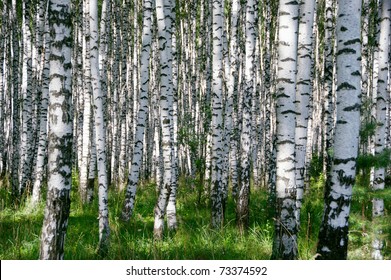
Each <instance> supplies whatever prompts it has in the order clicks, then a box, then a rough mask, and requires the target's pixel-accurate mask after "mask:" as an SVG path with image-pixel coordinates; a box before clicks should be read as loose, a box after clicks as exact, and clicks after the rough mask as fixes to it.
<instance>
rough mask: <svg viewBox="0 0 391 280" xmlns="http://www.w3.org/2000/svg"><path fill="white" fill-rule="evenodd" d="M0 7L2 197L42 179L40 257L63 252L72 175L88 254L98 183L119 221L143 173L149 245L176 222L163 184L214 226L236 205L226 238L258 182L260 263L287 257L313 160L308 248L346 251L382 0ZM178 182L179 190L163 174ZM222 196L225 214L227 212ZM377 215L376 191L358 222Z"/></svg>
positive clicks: (90, 1) (380, 120) (382, 89)
mask: <svg viewBox="0 0 391 280" xmlns="http://www.w3.org/2000/svg"><path fill="white" fill-rule="evenodd" d="M0 8H1V14H2V16H1V22H0V126H1V128H2V131H1V133H0V174H1V176H2V178H5V177H7V178H8V179H9V181H10V182H11V191H12V195H13V198H14V203H15V204H16V205H18V204H19V203H21V202H22V201H24V200H27V203H28V204H29V205H30V207H36V206H37V203H38V202H39V201H40V200H41V197H42V190H43V186H44V185H47V195H46V197H47V198H46V199H47V201H46V210H45V218H44V224H43V229H42V237H41V242H42V243H41V253H40V258H42V259H62V258H63V246H64V238H65V233H66V228H67V219H68V215H69V211H70V190H71V176H72V174H74V175H73V176H75V174H77V177H78V178H77V182H78V184H77V186H78V188H79V189H78V191H79V194H80V198H81V201H83V203H86V204H88V203H91V201H92V200H93V199H94V198H93V194H94V193H95V191H94V186H95V182H96V183H97V186H98V192H97V193H98V198H97V199H98V200H99V213H98V219H99V248H100V250H101V251H100V252H101V253H102V254H104V253H105V252H106V251H107V250H108V249H109V243H108V240H109V234H110V228H109V222H108V221H109V220H108V218H109V217H108V213H109V211H108V208H109V207H110V205H108V190H109V187H110V188H112V189H113V191H118V192H123V194H124V198H125V199H124V201H125V202H124V205H123V210H122V215H121V217H120V218H121V219H122V220H124V221H129V219H131V218H132V215H133V213H134V211H135V209H134V206H135V200H137V197H136V193H137V187H138V186H139V185H140V184H141V182H142V180H144V179H145V180H152V181H154V182H156V184H157V192H158V200H157V201H156V205H155V209H154V216H155V220H154V236H155V238H156V239H161V238H163V229H164V227H165V218H166V222H167V228H168V229H169V230H175V229H176V228H177V227H178V226H180V224H178V219H177V215H176V195H177V189H178V187H183V188H189V191H191V190H194V189H195V188H196V186H197V188H198V190H197V191H198V192H199V196H200V199H201V198H203V197H205V198H207V199H208V201H210V211H211V226H212V227H214V228H217V229H218V228H220V227H222V226H223V225H224V220H225V218H224V217H225V215H226V212H227V211H236V217H237V225H238V230H239V231H240V232H242V233H244V232H246V230H247V229H248V227H249V212H250V211H251V209H249V200H250V197H251V192H250V190H251V189H252V188H257V187H261V188H266V189H267V190H268V192H269V196H270V201H271V202H272V204H273V205H274V208H275V235H274V242H273V253H272V258H275V259H296V258H297V254H298V252H297V234H298V232H299V231H300V216H301V207H302V202H303V200H305V195H306V192H308V189H309V187H310V186H309V183H308V182H309V176H310V175H309V172H308V168H309V166H310V164H311V162H313V159H314V158H320V159H322V160H321V164H322V171H323V173H324V174H325V176H326V178H327V180H326V188H325V197H324V201H325V208H324V216H323V222H322V226H321V229H320V233H319V244H318V250H317V251H318V254H317V258H319V259H346V258H347V246H348V220H349V212H350V203H351V199H352V187H353V185H354V182H355V177H356V174H357V172H358V170H357V168H356V166H357V164H356V163H357V158H358V156H359V155H372V157H373V158H374V159H375V162H376V161H377V158H379V157H381V156H384V155H386V156H387V155H388V157H389V154H387V153H388V147H389V145H390V137H391V134H390V110H389V103H390V102H389V86H390V85H389V73H390V68H389V60H390V47H389V45H390V32H391V29H390V24H391V23H390V19H391V18H390V17H391V4H390V1H386V0H383V1H382V0H363V1H362V3H361V1H356V0H338V1H335V0H318V1H315V0H301V1H291V0H280V1H269V0H259V1H255V0H247V1H240V0H226V1H224V0H214V1H205V0H191V1H174V0H122V1H120V0H114V1H108V0H101V1H97V0H40V1H38V0H23V1H16V0H2V1H0ZM360 127H361V130H360ZM368 131H369V132H368ZM360 132H361V133H360ZM370 169H371V171H370V172H369V173H368V176H369V177H370V186H371V187H372V188H373V190H383V189H384V188H385V177H386V175H387V169H386V164H373V165H372V166H371V167H370ZM180 177H186V178H187V179H188V181H189V182H190V184H189V185H188V186H179V184H178V182H179V178H180ZM73 187H76V186H73ZM230 195H231V196H232V197H233V198H234V200H235V203H236V209H228V208H227V207H226V206H227V200H228V197H229V196H230ZM383 215H384V201H383V199H381V198H375V199H374V200H373V216H374V220H376V217H378V216H383ZM375 235H376V237H375V238H374V240H373V257H374V258H376V259H381V258H382V250H383V247H384V241H383V239H382V232H381V230H378V231H377V233H376V234H375Z"/></svg>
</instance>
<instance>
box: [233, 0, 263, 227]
mask: <svg viewBox="0 0 391 280" xmlns="http://www.w3.org/2000/svg"><path fill="white" fill-rule="evenodd" d="M257 10H258V9H257V3H256V1H253V0H249V1H247V4H246V24H245V25H246V27H245V36H246V42H245V73H244V75H245V77H244V93H243V96H242V98H243V99H242V100H243V109H242V131H241V137H240V138H241V139H240V143H241V160H240V161H241V166H240V167H241V168H240V171H241V172H240V177H241V178H240V189H239V197H238V202H237V211H236V215H237V217H236V218H237V223H238V227H239V229H240V230H241V231H244V230H247V228H248V226H249V200H250V177H251V172H250V171H251V168H250V165H251V162H250V160H251V151H250V147H251V130H252V125H251V118H252V116H251V113H252V112H251V110H252V103H253V102H255V101H254V100H252V96H253V92H254V91H255V90H256V88H255V84H254V82H255V79H254V73H255V71H254V70H255V69H254V68H255V62H254V60H255V59H254V58H255V39H256V35H257V32H256V14H257Z"/></svg>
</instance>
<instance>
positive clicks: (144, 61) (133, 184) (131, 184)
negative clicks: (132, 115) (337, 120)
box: [121, 0, 154, 221]
mask: <svg viewBox="0 0 391 280" xmlns="http://www.w3.org/2000/svg"><path fill="white" fill-rule="evenodd" d="M153 4H154V1H153V0H144V5H143V8H144V10H143V30H142V47H141V48H142V49H141V54H140V62H141V65H140V71H141V73H140V98H139V102H140V105H139V109H138V114H137V125H136V133H135V136H134V149H133V156H132V166H131V169H130V173H129V176H128V182H127V186H126V192H125V202H124V206H123V210H122V216H121V218H122V220H124V221H129V219H130V217H131V216H132V213H133V209H134V203H135V198H136V191H137V185H138V182H139V178H140V169H141V165H142V159H143V153H144V144H143V142H144V135H145V128H146V125H147V123H146V120H147V117H148V113H149V107H148V100H149V59H150V55H151V40H152V7H153Z"/></svg>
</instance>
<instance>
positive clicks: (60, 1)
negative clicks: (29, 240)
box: [40, 0, 72, 260]
mask: <svg viewBox="0 0 391 280" xmlns="http://www.w3.org/2000/svg"><path fill="white" fill-rule="evenodd" d="M71 26H72V24H71V11H70V1H69V0H68V1H67V0H51V1H50V5H49V30H50V34H51V40H50V41H51V43H50V53H51V55H50V83H49V132H48V152H49V156H48V192H47V200H46V208H45V215H44V221H43V227H42V235H41V249H40V259H51V260H54V259H63V257H64V241H65V235H66V231H67V226H68V217H69V209H70V190H71V182H72V176H71V175H72V174H71V172H72V168H71V165H72V161H71V159H72V156H71V153H72V118H71V114H70V109H71V104H72V102H71V96H72V94H71V88H72V86H71V83H72V79H71V68H72V65H71V47H70V46H71V43H72V38H71Z"/></svg>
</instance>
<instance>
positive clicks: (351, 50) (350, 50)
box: [337, 48, 356, 55]
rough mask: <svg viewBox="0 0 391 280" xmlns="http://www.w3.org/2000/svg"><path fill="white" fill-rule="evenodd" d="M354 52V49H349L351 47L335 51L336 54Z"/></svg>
mask: <svg viewBox="0 0 391 280" xmlns="http://www.w3.org/2000/svg"><path fill="white" fill-rule="evenodd" d="M355 53H356V50H354V49H351V48H344V49H341V50H339V51H338V52H337V55H341V54H355Z"/></svg>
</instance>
